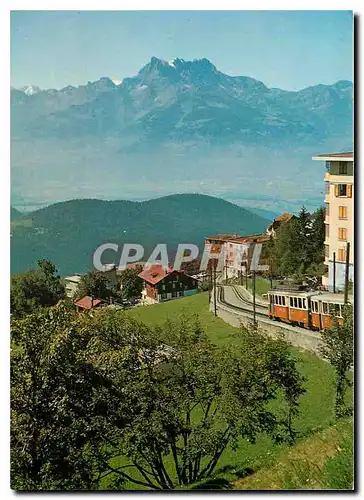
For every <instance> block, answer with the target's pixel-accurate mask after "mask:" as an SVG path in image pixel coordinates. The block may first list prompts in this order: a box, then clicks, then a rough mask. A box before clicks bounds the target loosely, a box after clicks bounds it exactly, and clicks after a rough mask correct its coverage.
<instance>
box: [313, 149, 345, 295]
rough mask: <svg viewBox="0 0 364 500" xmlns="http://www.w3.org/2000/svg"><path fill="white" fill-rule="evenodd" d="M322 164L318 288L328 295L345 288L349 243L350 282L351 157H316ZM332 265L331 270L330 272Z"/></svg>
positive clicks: (336, 154) (335, 154) (341, 155)
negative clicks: (322, 266) (322, 256)
mask: <svg viewBox="0 0 364 500" xmlns="http://www.w3.org/2000/svg"><path fill="white" fill-rule="evenodd" d="M312 159H313V160H320V161H325V163H326V173H325V264H326V265H327V268H328V272H327V273H326V274H325V275H324V276H323V277H322V285H323V286H324V287H325V288H327V289H328V290H330V291H333V289H334V282H335V291H342V290H344V288H345V266H346V249H347V243H350V253H349V280H352V281H353V280H354V155H353V153H352V152H350V153H334V154H326V155H317V156H314V157H313V158H312ZM334 261H335V268H334Z"/></svg>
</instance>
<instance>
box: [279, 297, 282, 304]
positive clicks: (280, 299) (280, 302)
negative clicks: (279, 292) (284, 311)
mask: <svg viewBox="0 0 364 500" xmlns="http://www.w3.org/2000/svg"><path fill="white" fill-rule="evenodd" d="M279 305H280V306H281V305H282V297H281V296H280V297H279Z"/></svg>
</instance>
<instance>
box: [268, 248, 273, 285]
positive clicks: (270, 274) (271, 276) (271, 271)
mask: <svg viewBox="0 0 364 500" xmlns="http://www.w3.org/2000/svg"><path fill="white" fill-rule="evenodd" d="M269 279H270V289H271V290H273V269H272V256H270V257H269Z"/></svg>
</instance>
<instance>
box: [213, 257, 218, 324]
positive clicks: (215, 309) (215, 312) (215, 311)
mask: <svg viewBox="0 0 364 500" xmlns="http://www.w3.org/2000/svg"><path fill="white" fill-rule="evenodd" d="M213 262H214V314H215V316H217V308H216V265H215V260H214V261H213Z"/></svg>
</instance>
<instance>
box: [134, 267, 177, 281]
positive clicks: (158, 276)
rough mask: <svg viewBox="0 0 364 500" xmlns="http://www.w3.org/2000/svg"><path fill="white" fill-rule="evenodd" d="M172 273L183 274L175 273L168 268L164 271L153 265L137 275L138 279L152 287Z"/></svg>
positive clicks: (171, 268)
mask: <svg viewBox="0 0 364 500" xmlns="http://www.w3.org/2000/svg"><path fill="white" fill-rule="evenodd" d="M173 272H176V273H179V274H184V272H183V271H177V270H176V269H173V267H169V268H168V269H164V268H163V267H162V266H161V265H160V264H158V265H157V264H155V265H154V266H151V267H150V268H149V269H144V270H143V271H142V272H141V273H139V274H138V276H139V278H141V279H143V280H144V281H147V282H148V283H150V284H152V285H156V284H157V283H159V282H160V281H162V280H163V279H164V278H165V277H166V276H169V275H170V274H172V273H173Z"/></svg>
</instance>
